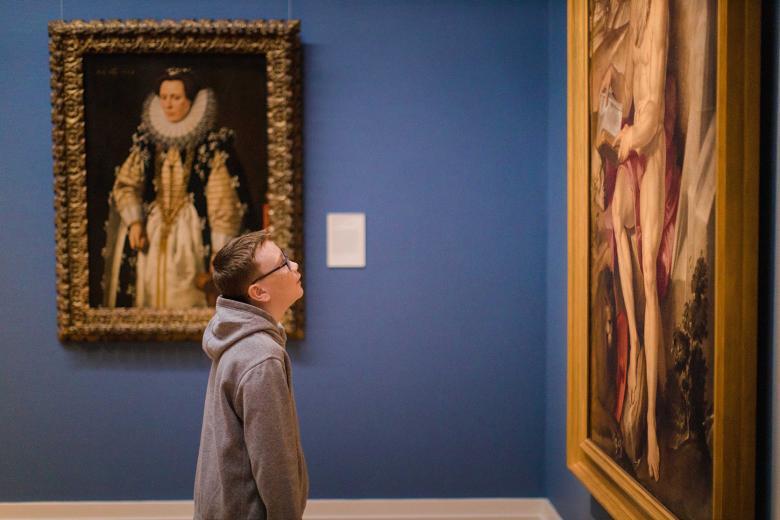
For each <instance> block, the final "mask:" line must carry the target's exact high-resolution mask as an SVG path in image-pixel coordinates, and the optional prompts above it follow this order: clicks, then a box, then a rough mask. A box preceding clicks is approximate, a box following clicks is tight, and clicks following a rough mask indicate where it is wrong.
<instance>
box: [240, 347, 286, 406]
mask: <svg viewBox="0 0 780 520" xmlns="http://www.w3.org/2000/svg"><path fill="white" fill-rule="evenodd" d="M272 360H276V361H278V362H279V364H280V365H281V366H282V370H284V360H282V359H279V358H278V357H276V356H274V355H273V354H269V355H268V356H267V357H264V358H263V359H261V360H260V361H258V362H257V363H255V364H254V365H252V366H251V367H249V368H247V369H246V370H244V373H243V374H241V377H239V378H238V384H237V385H236V395H234V396H233V402H236V400H237V399H238V392H239V390H240V389H241V385H242V384H244V380H245V379H246V378H247V376H248V375H249V373H250V372H252V371H253V370H254V369H256V368H257V367H259V366H260V365H262V364H264V363H265V362H266V361H272ZM285 377H287V376H286V375H285Z"/></svg>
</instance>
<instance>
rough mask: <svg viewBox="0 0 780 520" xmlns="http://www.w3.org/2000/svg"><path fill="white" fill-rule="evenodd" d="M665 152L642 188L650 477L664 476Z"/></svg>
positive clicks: (654, 161)
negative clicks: (660, 390) (660, 425)
mask: <svg viewBox="0 0 780 520" xmlns="http://www.w3.org/2000/svg"><path fill="white" fill-rule="evenodd" d="M664 155H665V154H664V153H663V151H661V153H657V154H654V156H652V157H650V158H649V160H648V163H647V169H646V171H645V174H644V177H643V178H642V186H641V189H640V194H639V197H640V201H639V205H640V212H639V222H640V225H641V226H642V259H641V261H642V271H643V272H642V278H643V282H644V289H645V302H646V303H645V321H644V340H645V341H644V344H645V362H646V367H647V468H648V471H649V473H650V477H651V478H653V479H655V480H658V479H659V477H660V462H661V461H660V453H659V450H658V438H657V435H656V396H657V383H658V352H659V351H660V349H661V347H662V345H661V342H662V334H661V307H660V303H659V301H658V287H657V274H656V265H657V262H658V249H659V246H660V243H661V232H662V230H663V219H664V204H665V202H666V201H665V199H666V193H665V190H664V170H663V165H664V164H665V162H666V160H665V157H664Z"/></svg>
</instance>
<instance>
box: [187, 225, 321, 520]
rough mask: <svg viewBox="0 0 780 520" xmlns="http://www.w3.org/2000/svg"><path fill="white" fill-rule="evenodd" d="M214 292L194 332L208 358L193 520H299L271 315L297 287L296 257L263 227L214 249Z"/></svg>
mask: <svg viewBox="0 0 780 520" xmlns="http://www.w3.org/2000/svg"><path fill="white" fill-rule="evenodd" d="M213 264H214V268H213V276H214V284H215V285H216V287H217V289H219V292H220V294H221V296H220V297H219V298H218V299H217V306H216V313H215V314H214V317H213V318H212V319H211V321H210V322H209V324H208V326H207V327H206V331H205V333H204V334H203V350H204V351H205V352H206V354H207V355H208V356H209V358H211V360H212V364H211V372H210V373H209V382H208V388H207V389H206V403H205V406H204V411H203V430H202V432H201V437H200V452H199V454H198V466H197V470H196V472H195V519H197V520H240V519H249V518H251V519H268V520H296V519H297V520H299V519H300V518H301V517H302V516H303V510H304V508H305V507H306V497H307V495H308V492H309V481H308V475H307V471H306V462H305V460H304V457H303V450H302V448H301V443H300V433H299V430H298V415H297V412H296V409H295V399H294V397H293V392H292V379H291V364H290V358H289V357H288V356H287V352H286V351H285V349H284V347H285V342H286V340H287V336H286V334H285V332H284V328H283V327H282V326H281V324H280V323H279V322H280V321H282V318H283V316H284V312H285V311H286V310H287V309H288V308H289V307H290V306H291V305H292V304H293V303H295V301H296V300H298V299H299V298H300V297H301V296H303V288H302V287H301V283H300V279H301V275H300V274H299V273H298V264H297V263H295V262H293V261H292V260H290V259H289V258H287V255H286V254H285V253H284V252H283V251H282V250H280V249H279V247H278V246H277V245H276V244H274V243H273V241H271V240H270V239H269V236H268V233H266V232H265V231H255V232H252V233H248V234H246V235H243V236H240V237H237V238H234V239H233V240H231V241H230V242H228V244H227V245H226V246H225V247H223V248H222V249H221V250H220V251H219V253H217V255H216V256H215V257H214V262H213Z"/></svg>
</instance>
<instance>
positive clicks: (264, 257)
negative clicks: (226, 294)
mask: <svg viewBox="0 0 780 520" xmlns="http://www.w3.org/2000/svg"><path fill="white" fill-rule="evenodd" d="M255 265H256V266H257V267H258V269H257V273H258V276H259V277H260V279H259V280H256V281H255V282H254V283H253V284H252V285H257V286H258V287H259V288H261V289H262V290H263V291H265V293H267V297H268V301H267V302H263V301H262V300H261V302H262V303H266V304H271V305H273V306H274V307H275V308H283V309H287V308H288V307H290V306H291V305H292V304H293V303H295V302H296V301H297V300H298V299H299V298H300V297H301V296H303V286H302V285H301V274H300V273H299V272H298V264H297V262H293V261H292V260H289V259H287V260H286V259H285V255H284V253H283V252H282V250H281V249H279V246H277V245H276V244H274V243H273V242H272V241H271V240H267V241H266V242H265V243H264V244H263V245H262V246H261V247H259V248H257V251H255ZM268 273H270V274H268ZM249 290H250V295H252V291H253V289H252V288H251V286H250V289H249Z"/></svg>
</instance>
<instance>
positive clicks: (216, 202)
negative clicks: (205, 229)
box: [206, 150, 244, 252]
mask: <svg viewBox="0 0 780 520" xmlns="http://www.w3.org/2000/svg"><path fill="white" fill-rule="evenodd" d="M227 158H228V157H227V153H226V152H224V151H222V150H217V151H216V152H214V158H213V159H212V161H211V174H210V175H209V179H208V182H207V183H206V205H207V212H208V217H209V225H210V226H211V250H212V251H214V252H217V251H219V250H220V249H222V246H224V245H225V244H226V243H227V242H228V241H229V240H230V239H231V238H233V237H235V236H236V235H238V232H239V230H240V228H241V221H242V219H243V217H244V208H243V205H242V204H241V201H240V200H239V198H238V193H237V192H236V188H238V179H237V178H235V177H233V176H231V175H230V173H229V172H228V169H227V166H226V162H227Z"/></svg>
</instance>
